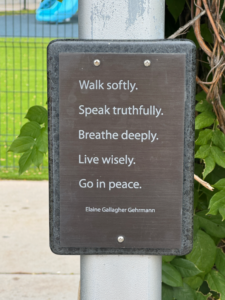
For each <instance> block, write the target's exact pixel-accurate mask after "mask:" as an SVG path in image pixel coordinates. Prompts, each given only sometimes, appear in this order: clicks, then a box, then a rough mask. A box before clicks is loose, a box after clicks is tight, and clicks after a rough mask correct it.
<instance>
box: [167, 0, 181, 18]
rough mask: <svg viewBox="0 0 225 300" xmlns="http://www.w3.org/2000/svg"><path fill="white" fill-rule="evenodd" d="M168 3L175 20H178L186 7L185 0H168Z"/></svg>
mask: <svg viewBox="0 0 225 300" xmlns="http://www.w3.org/2000/svg"><path fill="white" fill-rule="evenodd" d="M166 4H167V6H168V9H169V12H170V13H171V15H172V16H173V18H174V20H175V21H177V19H178V17H179V16H180V14H181V13H182V11H183V9H184V6H185V0H179V1H177V0H166Z"/></svg>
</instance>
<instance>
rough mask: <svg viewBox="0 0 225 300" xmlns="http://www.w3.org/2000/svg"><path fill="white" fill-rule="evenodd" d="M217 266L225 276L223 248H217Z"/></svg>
mask: <svg viewBox="0 0 225 300" xmlns="http://www.w3.org/2000/svg"><path fill="white" fill-rule="evenodd" d="M215 264H216V268H217V269H218V270H219V271H220V273H221V274H222V275H223V276H225V254H224V253H223V251H222V249H220V248H217V249H216V262H215Z"/></svg>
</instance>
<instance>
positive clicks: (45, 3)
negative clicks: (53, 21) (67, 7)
mask: <svg viewBox="0 0 225 300" xmlns="http://www.w3.org/2000/svg"><path fill="white" fill-rule="evenodd" d="M56 1H57V0H44V1H42V2H41V3H40V6H39V8H38V9H37V10H40V9H46V8H50V7H51V6H52V5H53V4H54V3H55V2H56Z"/></svg>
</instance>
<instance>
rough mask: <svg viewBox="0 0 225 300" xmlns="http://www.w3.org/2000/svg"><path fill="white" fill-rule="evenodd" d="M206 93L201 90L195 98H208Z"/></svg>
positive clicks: (198, 99) (199, 99)
mask: <svg viewBox="0 0 225 300" xmlns="http://www.w3.org/2000/svg"><path fill="white" fill-rule="evenodd" d="M206 96H207V95H206V93H205V92H204V91H201V92H200V93H198V94H197V95H195V100H196V101H201V100H206Z"/></svg>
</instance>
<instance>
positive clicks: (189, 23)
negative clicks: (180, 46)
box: [168, 10, 206, 40]
mask: <svg viewBox="0 0 225 300" xmlns="http://www.w3.org/2000/svg"><path fill="white" fill-rule="evenodd" d="M205 13H206V11H205V10H203V11H202V12H201V13H200V14H199V15H198V16H196V17H195V18H194V19H192V20H191V21H189V22H188V23H187V24H185V25H184V26H182V27H180V28H179V29H178V30H177V31H176V32H175V33H174V34H172V35H171V36H169V37H168V40H172V39H175V38H176V37H177V36H179V35H181V34H182V33H183V31H184V30H186V29H187V28H189V27H190V26H191V25H193V24H194V23H195V21H197V20H198V19H199V18H201V17H202V16H204V15H205Z"/></svg>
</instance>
